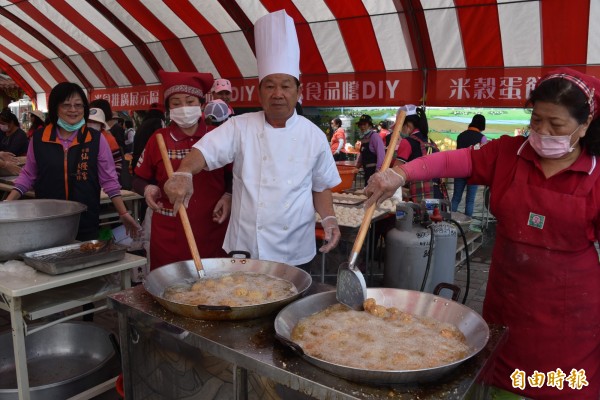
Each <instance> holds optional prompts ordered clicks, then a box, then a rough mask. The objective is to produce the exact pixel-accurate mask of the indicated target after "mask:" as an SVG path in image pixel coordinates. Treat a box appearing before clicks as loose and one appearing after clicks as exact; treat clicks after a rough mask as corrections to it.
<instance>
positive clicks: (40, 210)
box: [0, 199, 86, 261]
mask: <svg viewBox="0 0 600 400" xmlns="http://www.w3.org/2000/svg"><path fill="white" fill-rule="evenodd" d="M85 210H86V206H85V205H83V204H81V203H78V202H76V201H68V200H46V199H35V200H17V201H3V202H0V261H6V260H12V259H15V258H18V255H19V254H21V253H26V252H28V251H34V250H42V249H47V248H50V247H56V246H62V245H64V244H69V243H72V242H73V241H74V240H75V237H76V236H77V230H78V227H79V216H80V215H81V213H82V212H83V211H85Z"/></svg>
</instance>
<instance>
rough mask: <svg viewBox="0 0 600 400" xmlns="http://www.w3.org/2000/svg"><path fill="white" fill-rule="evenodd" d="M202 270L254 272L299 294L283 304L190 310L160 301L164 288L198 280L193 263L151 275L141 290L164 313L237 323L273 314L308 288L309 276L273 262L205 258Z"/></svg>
mask: <svg viewBox="0 0 600 400" xmlns="http://www.w3.org/2000/svg"><path fill="white" fill-rule="evenodd" d="M202 266H203V267H204V271H205V273H206V277H207V278H210V277H211V276H217V275H221V274H223V273H231V272H237V271H240V272H254V273H260V274H268V275H271V276H274V277H277V278H281V279H285V280H287V281H290V282H292V283H293V284H294V285H295V286H296V289H298V293H297V294H295V295H293V296H289V297H287V298H285V299H283V300H279V301H273V302H270V303H263V304H258V305H253V306H240V307H228V306H205V305H200V306H193V305H190V304H182V303H177V302H174V301H170V300H167V299H165V298H164V297H163V294H164V291H165V289H166V288H168V287H170V286H173V285H177V284H184V283H191V282H195V281H196V280H198V271H197V270H196V267H195V266H194V262H193V261H192V260H187V261H180V262H176V263H172V264H167V265H164V266H162V267H160V268H157V269H155V270H153V271H152V272H150V274H148V276H147V277H146V280H145V281H144V288H145V289H146V291H148V293H150V294H151V295H152V297H154V299H156V301H158V302H159V303H160V304H161V305H162V306H163V307H165V308H166V309H167V310H169V311H172V312H174V313H175V314H179V315H183V316H184V317H189V318H195V319H207V320H238V319H250V318H258V317H262V316H265V315H269V314H271V313H274V312H275V311H277V310H279V309H281V307H283V306H285V305H286V304H288V303H290V302H292V301H294V300H295V299H297V298H298V297H300V296H301V295H302V294H303V293H304V292H305V291H306V290H307V289H308V288H309V286H310V285H311V283H312V278H311V276H310V274H309V273H308V272H306V271H303V270H302V269H300V268H296V267H292V266H291V265H287V264H283V263H278V262H274V261H260V260H253V259H249V258H204V259H202Z"/></svg>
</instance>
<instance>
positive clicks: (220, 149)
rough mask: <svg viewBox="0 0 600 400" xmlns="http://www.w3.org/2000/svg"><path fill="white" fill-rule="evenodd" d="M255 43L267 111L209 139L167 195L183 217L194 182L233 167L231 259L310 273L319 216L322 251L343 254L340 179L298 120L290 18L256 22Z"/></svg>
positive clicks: (323, 142)
mask: <svg viewBox="0 0 600 400" xmlns="http://www.w3.org/2000/svg"><path fill="white" fill-rule="evenodd" d="M255 38H256V53H257V60H258V75H259V91H258V93H259V98H260V103H261V105H262V107H263V111H259V112H256V113H247V114H243V115H240V116H236V117H235V118H232V119H230V120H228V121H227V122H226V123H225V124H223V125H221V126H220V127H218V128H216V129H215V130H213V131H211V132H210V133H208V134H207V135H206V136H205V137H203V138H202V139H201V140H200V141H199V142H198V143H196V145H195V146H194V150H192V151H191V152H190V153H189V154H188V155H187V156H186V157H185V159H184V160H183V162H182V164H181V166H180V168H179V170H178V171H177V172H176V173H175V174H174V176H173V177H172V178H171V179H169V181H167V183H166V184H165V192H166V193H167V195H168V196H169V199H170V200H171V201H172V203H173V204H174V209H175V210H177V209H178V208H179V206H181V204H185V203H186V202H187V200H188V199H189V197H190V196H191V191H192V185H191V176H192V174H195V173H198V172H199V171H201V170H202V169H204V168H208V169H209V170H211V169H214V168H218V167H220V166H223V165H226V164H228V163H231V162H233V163H234V164H233V193H232V194H233V198H232V211H231V217H230V222H229V227H228V229H227V235H226V237H225V243H224V245H223V248H224V249H225V251H228V252H229V251H232V250H245V251H248V252H250V254H251V256H252V258H256V259H260V260H270V261H278V262H283V263H287V264H290V265H296V266H302V267H303V268H305V265H304V264H306V263H308V262H310V261H311V260H312V259H313V257H314V256H315V253H316V251H315V215H314V213H315V211H316V212H317V213H319V215H320V216H321V219H322V221H323V222H322V225H323V228H324V230H325V240H326V242H327V243H326V244H325V245H323V246H322V247H321V248H320V249H319V250H320V251H322V252H328V251H330V250H331V249H333V248H335V246H337V243H338V241H339V238H340V230H339V227H338V224H337V220H336V218H335V213H334V209H333V201H332V195H331V190H330V189H331V188H332V187H334V186H336V185H337V184H339V183H340V182H341V179H340V177H339V174H338V171H337V167H336V165H335V162H334V160H333V156H332V154H331V151H330V149H329V144H328V142H327V139H326V137H325V135H323V132H322V131H321V130H320V129H319V128H318V127H317V126H315V125H314V124H313V123H312V122H310V121H309V120H307V119H306V118H304V117H302V116H299V115H297V114H296V112H295V106H296V102H297V101H298V98H299V97H300V93H301V89H300V83H299V81H298V77H299V47H298V40H297V37H296V32H295V27H294V23H293V20H292V19H291V18H290V17H289V16H288V15H287V14H285V11H283V10H281V11H277V12H275V13H271V14H267V15H266V16H265V17H262V18H260V19H259V20H258V21H257V22H256V25H255ZM282 41H287V42H285V43H282ZM274 42H276V43H274ZM286 52H287V54H283V53H286Z"/></svg>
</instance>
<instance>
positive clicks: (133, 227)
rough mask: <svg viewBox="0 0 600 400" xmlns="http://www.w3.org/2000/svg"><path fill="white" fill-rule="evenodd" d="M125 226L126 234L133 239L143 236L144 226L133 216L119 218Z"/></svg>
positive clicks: (124, 215)
mask: <svg viewBox="0 0 600 400" xmlns="http://www.w3.org/2000/svg"><path fill="white" fill-rule="evenodd" d="M119 218H120V219H121V222H122V223H123V226H124V227H125V232H127V234H128V235H129V237H131V238H134V239H135V238H137V237H139V236H141V235H142V233H143V232H142V226H141V225H140V224H139V223H138V222H137V221H136V220H135V219H134V218H133V217H132V216H131V214H129V213H127V214H123V215H121V216H119Z"/></svg>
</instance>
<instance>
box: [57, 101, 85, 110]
mask: <svg viewBox="0 0 600 400" xmlns="http://www.w3.org/2000/svg"><path fill="white" fill-rule="evenodd" d="M60 109H61V110H63V111H69V110H71V109H73V110H75V111H81V110H83V104H82V103H78V104H68V103H62V104H61V105H60Z"/></svg>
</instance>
